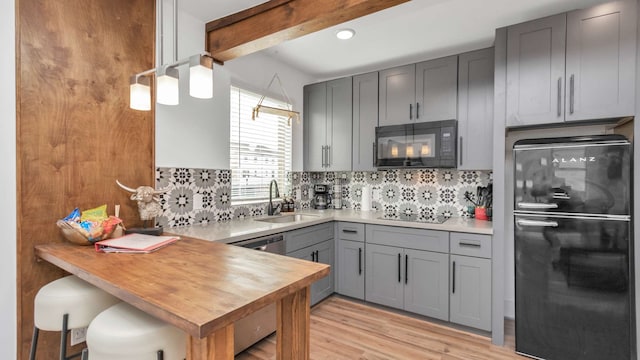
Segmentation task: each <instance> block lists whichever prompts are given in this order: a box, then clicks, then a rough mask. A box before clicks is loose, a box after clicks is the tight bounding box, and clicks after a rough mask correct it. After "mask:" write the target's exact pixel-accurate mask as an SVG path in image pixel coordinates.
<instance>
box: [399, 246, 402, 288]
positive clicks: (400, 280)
mask: <svg viewBox="0 0 640 360" xmlns="http://www.w3.org/2000/svg"><path fill="white" fill-rule="evenodd" d="M401 262H402V254H400V253H398V282H399V283H401V282H402V279H401V276H402V275H401V274H400V266H401V265H400V263H401Z"/></svg>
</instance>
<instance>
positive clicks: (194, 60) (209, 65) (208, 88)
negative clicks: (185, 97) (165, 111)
mask: <svg viewBox="0 0 640 360" xmlns="http://www.w3.org/2000/svg"><path fill="white" fill-rule="evenodd" d="M189 95H191V96H193V97H195V98H199V99H211V98H213V59H212V58H210V57H208V56H203V55H195V56H192V57H190V58H189Z"/></svg>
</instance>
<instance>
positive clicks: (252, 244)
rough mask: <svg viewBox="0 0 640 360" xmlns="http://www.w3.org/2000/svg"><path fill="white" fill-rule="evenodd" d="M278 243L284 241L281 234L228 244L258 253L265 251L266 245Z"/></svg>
mask: <svg viewBox="0 0 640 360" xmlns="http://www.w3.org/2000/svg"><path fill="white" fill-rule="evenodd" d="M279 241H284V236H283V235H282V234H279V235H272V236H266V237H261V238H257V239H249V240H241V241H237V242H233V243H230V244H229V245H234V246H241V247H244V248H248V249H254V250H260V251H266V250H267V245H269V244H273V243H276V242H279Z"/></svg>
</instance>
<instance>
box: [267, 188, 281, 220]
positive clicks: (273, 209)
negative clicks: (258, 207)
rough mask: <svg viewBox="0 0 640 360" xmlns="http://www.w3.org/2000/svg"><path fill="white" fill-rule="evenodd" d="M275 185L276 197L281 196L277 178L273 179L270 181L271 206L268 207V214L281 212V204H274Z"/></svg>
mask: <svg viewBox="0 0 640 360" xmlns="http://www.w3.org/2000/svg"><path fill="white" fill-rule="evenodd" d="M273 185H275V186H276V198H279V197H280V191H278V182H277V181H276V179H273V180H271V182H270V183H269V207H268V208H267V215H277V214H279V213H280V204H278V205H276V206H275V207H274V206H273Z"/></svg>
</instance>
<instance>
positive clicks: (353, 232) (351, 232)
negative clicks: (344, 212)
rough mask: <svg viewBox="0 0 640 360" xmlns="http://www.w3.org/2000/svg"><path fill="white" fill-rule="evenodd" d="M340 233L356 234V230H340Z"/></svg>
mask: <svg viewBox="0 0 640 360" xmlns="http://www.w3.org/2000/svg"><path fill="white" fill-rule="evenodd" d="M342 232H343V233H347V234H357V233H358V230H351V229H342Z"/></svg>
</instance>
